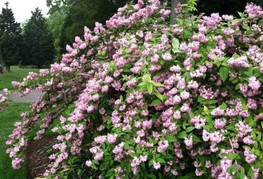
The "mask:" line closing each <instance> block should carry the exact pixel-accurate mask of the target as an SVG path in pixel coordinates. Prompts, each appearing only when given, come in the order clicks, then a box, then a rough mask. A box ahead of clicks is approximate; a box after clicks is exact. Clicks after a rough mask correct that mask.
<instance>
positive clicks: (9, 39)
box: [0, 3, 22, 69]
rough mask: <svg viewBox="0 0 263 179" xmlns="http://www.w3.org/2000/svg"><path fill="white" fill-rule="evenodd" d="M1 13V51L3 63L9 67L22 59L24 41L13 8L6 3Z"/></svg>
mask: <svg viewBox="0 0 263 179" xmlns="http://www.w3.org/2000/svg"><path fill="white" fill-rule="evenodd" d="M5 5H6V6H5V7H4V8H2V11H1V14H0V51H1V54H2V60H3V62H2V64H5V65H6V66H7V68H8V69H9V67H10V66H11V65H14V64H17V63H18V62H19V60H21V56H20V46H21V41H22V36H21V31H22V30H21V28H20V24H19V23H17V22H16V21H15V18H14V14H13V11H12V9H10V8H9V7H8V3H5Z"/></svg>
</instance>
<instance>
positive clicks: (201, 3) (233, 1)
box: [197, 0, 263, 16]
mask: <svg viewBox="0 0 263 179" xmlns="http://www.w3.org/2000/svg"><path fill="white" fill-rule="evenodd" d="M249 2H253V3H255V4H258V5H260V6H263V1H262V0H227V1H222V0H198V3H197V5H198V6H197V9H198V13H202V12H204V13H205V14H211V13H213V12H219V13H220V14H232V15H235V16H238V12H243V11H244V8H245V6H246V4H247V3H249Z"/></svg>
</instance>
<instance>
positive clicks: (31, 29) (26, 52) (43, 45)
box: [22, 8, 54, 68]
mask: <svg viewBox="0 0 263 179" xmlns="http://www.w3.org/2000/svg"><path fill="white" fill-rule="evenodd" d="M23 38H24V48H23V56H24V59H23V61H22V65H35V66H37V67H38V68H40V67H41V66H43V65H48V64H50V63H51V62H52V61H53V58H54V46H53V39H52V35H51V33H50V32H49V30H48V26H47V23H46V20H45V18H44V17H43V15H42V13H41V10H40V9H39V8H36V9H35V11H34V12H32V16H31V18H30V19H29V21H28V22H27V23H26V24H25V27H24V33H23Z"/></svg>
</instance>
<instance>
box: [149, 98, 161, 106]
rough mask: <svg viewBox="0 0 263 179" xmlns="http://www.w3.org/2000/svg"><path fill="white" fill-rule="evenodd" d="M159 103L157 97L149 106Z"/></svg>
mask: <svg viewBox="0 0 263 179" xmlns="http://www.w3.org/2000/svg"><path fill="white" fill-rule="evenodd" d="M160 103H161V101H160V100H159V99H155V100H153V101H152V103H151V106H156V105H158V104H160Z"/></svg>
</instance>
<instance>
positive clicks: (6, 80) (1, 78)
mask: <svg viewBox="0 0 263 179" xmlns="http://www.w3.org/2000/svg"><path fill="white" fill-rule="evenodd" d="M10 69H11V72H9V73H4V74H0V90H2V89H4V88H8V89H9V90H14V88H13V86H12V84H11V82H12V81H19V82H21V81H23V78H24V77H26V76H27V74H28V72H31V71H32V72H38V71H39V69H32V68H19V67H18V66H11V68H10Z"/></svg>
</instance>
